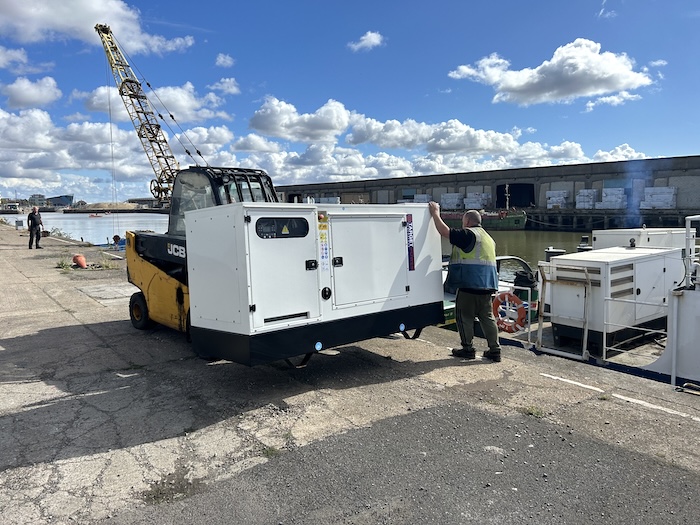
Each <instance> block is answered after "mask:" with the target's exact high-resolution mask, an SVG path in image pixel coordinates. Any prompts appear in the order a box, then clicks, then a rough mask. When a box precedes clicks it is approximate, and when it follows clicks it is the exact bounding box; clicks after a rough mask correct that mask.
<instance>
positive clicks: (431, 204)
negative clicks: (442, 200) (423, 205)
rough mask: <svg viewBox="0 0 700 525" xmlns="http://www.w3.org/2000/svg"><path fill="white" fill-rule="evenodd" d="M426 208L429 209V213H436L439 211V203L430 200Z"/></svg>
mask: <svg viewBox="0 0 700 525" xmlns="http://www.w3.org/2000/svg"><path fill="white" fill-rule="evenodd" d="M428 209H429V210H430V215H433V216H434V215H436V214H438V213H440V205H439V204H438V203H437V202H434V201H430V202H429V203H428Z"/></svg>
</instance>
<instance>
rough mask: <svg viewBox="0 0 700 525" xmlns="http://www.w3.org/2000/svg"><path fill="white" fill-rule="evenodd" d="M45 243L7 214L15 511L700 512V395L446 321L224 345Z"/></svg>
mask: <svg viewBox="0 0 700 525" xmlns="http://www.w3.org/2000/svg"><path fill="white" fill-rule="evenodd" d="M27 242H28V236H27V232H26V231H25V230H16V229H15V227H14V226H12V227H11V226H8V225H0V289H1V290H2V294H3V298H2V302H0V516H2V519H1V520H0V521H1V522H2V523H3V524H30V523H31V524H34V523H99V522H105V523H124V524H127V523H128V524H131V523H256V524H257V523H261V524H262V523H265V524H267V523H272V524H290V523H305V524H306V523H308V524H317V523H353V524H355V523H356V524H373V523H399V524H403V523H440V524H445V523H590V522H591V521H596V522H604V523H659V522H661V521H663V522H666V523H684V522H689V521H690V520H693V521H694V520H696V519H697V516H698V515H699V514H700V447H699V445H698V443H700V440H698V431H699V430H700V396H695V395H691V394H688V393H680V392H676V391H675V390H674V389H673V388H672V387H671V386H670V385H668V384H664V383H660V382H655V381H652V380H649V379H644V378H640V377H635V376H632V375H625V374H622V373H620V372H616V371H613V370H610V369H606V368H602V367H596V366H592V365H589V364H585V363H579V362H576V361H571V360H567V359H562V358H559V357H554V356H548V355H535V354H534V353H532V352H529V351H526V350H523V349H520V348H515V347H504V356H503V361H502V362H501V363H491V362H490V361H486V360H481V359H477V360H476V361H464V360H461V359H455V358H453V357H451V356H450V353H449V349H450V348H452V347H453V346H457V344H458V337H457V334H456V333H454V332H451V331H448V330H443V329H439V328H428V329H426V330H424V331H423V333H422V334H421V337H420V338H418V339H416V340H406V339H404V338H403V337H401V336H398V335H393V336H389V337H386V338H378V339H373V340H369V341H362V342H358V343H356V344H353V345H349V346H346V347H342V348H338V349H337V350H339V353H338V354H337V355H334V356H327V355H319V356H314V358H313V359H311V361H310V362H309V365H308V366H307V367H306V368H303V369H293V368H290V367H289V366H288V365H287V364H286V363H284V362H279V363H272V364H270V365H264V366H259V367H255V368H248V367H244V366H241V365H237V364H232V363H228V362H208V361H204V360H201V359H198V358H197V357H196V356H195V355H194V354H193V353H192V351H191V349H190V347H189V344H188V343H187V341H186V340H185V337H184V336H183V335H182V334H179V333H177V332H174V331H172V330H169V329H166V328H158V327H156V328H154V329H151V330H147V331H138V330H136V329H134V328H133V327H132V326H131V323H130V321H129V315H128V302H129V297H130V295H131V294H132V293H133V292H134V290H135V288H134V287H133V286H131V285H130V284H128V282H127V280H126V268H125V263H124V261H123V260H121V259H119V258H118V254H117V253H116V252H112V251H109V250H101V249H99V248H96V247H89V246H80V245H79V244H76V243H71V242H67V241H63V240H61V239H56V238H52V237H48V238H46V239H44V240H43V241H42V245H43V246H44V249H43V250H41V251H37V250H31V251H30V250H28V249H27ZM76 253H82V254H84V255H85V256H86V259H87V262H88V265H89V266H88V268H87V269H79V268H77V267H75V266H74V265H72V264H71V261H72V257H73V255H74V254H76ZM478 348H480V349H481V350H483V349H485V346H484V345H483V344H482V342H481V341H478Z"/></svg>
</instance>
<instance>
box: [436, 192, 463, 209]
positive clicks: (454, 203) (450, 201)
mask: <svg viewBox="0 0 700 525" xmlns="http://www.w3.org/2000/svg"><path fill="white" fill-rule="evenodd" d="M440 207H441V208H444V209H446V210H463V209H464V197H463V196H462V194H461V193H443V194H442V197H440Z"/></svg>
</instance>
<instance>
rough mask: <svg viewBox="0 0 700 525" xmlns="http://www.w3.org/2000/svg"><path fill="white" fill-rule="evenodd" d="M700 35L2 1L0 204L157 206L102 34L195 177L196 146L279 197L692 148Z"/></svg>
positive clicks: (406, 8) (675, 20) (664, 21)
mask: <svg viewBox="0 0 700 525" xmlns="http://www.w3.org/2000/svg"><path fill="white" fill-rule="evenodd" d="M699 23H700V5H699V4H698V3H697V2H694V1H690V0H687V1H681V0H665V1H661V0H639V1H631V0H595V1H594V0H590V1H589V0H568V1H561V0H541V1H538V2H523V1H522V0H505V1H491V2H484V1H482V2H478V1H470V2H467V1H458V0H432V1H431V2H426V1H417V0H401V1H393V0H382V1H377V0H374V1H366V0H355V1H353V2H333V1H328V0H325V1H323V0H313V1H312V0H297V1H289V0H277V1H273V0H256V1H255V2H241V1H235V0H234V1H233V2H221V1H213V0H199V1H198V2H194V3H193V2H185V1H182V0H167V1H165V0H148V1H145V0H139V1H122V0H101V1H99V2H96V1H94V0H61V1H60V2H53V1H48V0H0V195H2V196H3V197H8V198H15V196H16V197H18V198H27V197H28V196H29V195H31V194H33V193H43V194H44V195H46V196H54V195H61V194H65V193H69V194H73V195H74V196H75V199H76V200H78V199H83V200H85V201H87V202H102V201H114V200H118V201H123V200H126V199H128V198H131V197H144V196H149V195H150V192H149V189H148V188H149V183H150V180H151V179H152V178H153V176H154V174H153V170H152V168H151V166H150V164H149V163H148V158H147V156H146V154H145V152H144V151H143V149H142V147H141V144H140V142H139V140H138V138H137V136H136V133H135V131H134V128H133V126H132V124H131V121H130V120H129V119H128V116H127V114H126V111H125V109H124V105H123V103H122V101H121V99H120V98H119V97H118V94H117V93H116V89H115V87H114V80H113V77H112V76H111V73H110V71H109V69H108V65H107V60H106V57H105V53H104V50H103V48H102V44H101V42H100V39H99V37H98V35H97V33H96V32H95V29H94V27H95V24H107V25H109V26H110V27H111V28H112V31H113V33H114V36H115V37H116V39H117V41H118V42H119V44H120V45H121V47H122V48H123V49H124V51H125V52H126V54H127V56H128V58H129V60H130V63H131V65H132V67H133V69H134V70H135V72H136V74H137V76H138V77H139V78H140V79H141V80H142V81H143V82H148V83H149V84H150V85H151V87H152V88H153V89H154V90H155V92H156V94H157V97H155V96H153V94H152V92H151V90H150V89H148V88H146V92H147V93H148V94H149V96H150V99H151V101H152V103H153V105H154V106H155V107H156V109H157V110H158V111H163V109H161V107H160V105H159V103H158V101H159V100H160V101H163V103H164V105H165V108H166V110H167V113H171V114H172V115H173V116H174V117H175V119H176V120H177V124H178V125H174V124H173V123H172V122H166V124H170V127H171V129H168V130H167V131H168V137H169V141H170V144H171V147H172V149H173V151H174V152H175V155H176V157H177V159H178V160H179V162H180V164H181V165H182V166H187V165H190V164H193V163H195V161H196V162H198V163H200V164H203V163H204V161H202V159H196V160H192V159H190V158H188V157H187V156H186V155H185V153H184V150H183V148H182V147H181V146H180V143H179V141H178V138H179V137H181V134H183V133H184V134H186V137H187V139H184V138H181V139H180V140H181V141H182V142H186V143H187V142H189V141H191V142H192V143H193V144H195V145H196V147H197V149H199V151H201V152H202V155H203V157H204V159H205V160H206V162H207V163H208V164H209V165H212V166H242V167H254V168H261V169H264V170H266V171H267V172H268V173H269V174H270V175H271V176H272V178H273V181H274V182H275V183H276V184H278V185H283V184H284V185H286V184H297V183H309V182H331V181H345V180H356V179H375V178H392V177H410V176H416V175H429V174H434V173H452V172H464V171H481V170H491V169H503V168H516V167H528V166H551V165H557V164H576V163H587V162H601V161H610V160H627V159H642V158H651V157H673V156H683V155H696V154H698V132H697V129H698V122H699V121H700V118H699V117H700V115H699V113H700V110H699V106H698V102H697V101H698V96H699V94H700V88H698V85H700V82H699V80H700V79H699V78H698V77H699V76H700V73H699V72H700V68H699V67H698V66H699V65H700V64H699V63H698V59H697V56H698V49H700V32H699V31H698V30H697V27H698V24H699ZM110 96H111V101H110ZM166 129H167V128H166ZM190 149H192V148H190Z"/></svg>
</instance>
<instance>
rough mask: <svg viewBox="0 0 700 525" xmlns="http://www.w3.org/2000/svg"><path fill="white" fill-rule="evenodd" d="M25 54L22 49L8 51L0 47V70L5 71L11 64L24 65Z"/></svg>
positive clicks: (25, 61)
mask: <svg viewBox="0 0 700 525" xmlns="http://www.w3.org/2000/svg"><path fill="white" fill-rule="evenodd" d="M26 63H27V52H26V51H25V50H24V49H8V48H6V47H3V46H0V69H7V68H9V67H10V66H12V65H13V64H26Z"/></svg>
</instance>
